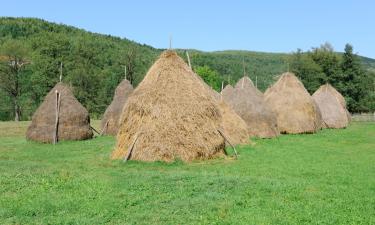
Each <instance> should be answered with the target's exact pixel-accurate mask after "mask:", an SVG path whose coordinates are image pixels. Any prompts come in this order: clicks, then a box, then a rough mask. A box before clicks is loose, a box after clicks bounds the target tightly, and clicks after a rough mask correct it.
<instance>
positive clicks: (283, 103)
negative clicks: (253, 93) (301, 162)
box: [264, 72, 322, 134]
mask: <svg viewBox="0 0 375 225" xmlns="http://www.w3.org/2000/svg"><path fill="white" fill-rule="evenodd" d="M264 96H265V100H266V102H267V103H268V104H269V106H270V107H271V108H272V110H273V111H274V112H275V113H276V117H277V125H278V128H279V130H280V132H281V133H289V134H298V133H314V132H316V131H317V130H319V129H320V128H321V123H322V121H321V114H320V111H319V108H318V107H317V105H316V103H315V102H314V100H313V98H312V97H311V96H310V94H309V93H308V92H307V90H306V89H305V87H304V86H303V84H302V82H301V81H300V80H299V79H298V78H297V77H296V76H295V75H294V74H293V73H289V72H288V73H284V74H282V75H281V77H280V78H279V80H278V81H277V82H276V83H275V84H274V85H272V86H271V87H270V88H268V89H267V90H266V92H265V93H264Z"/></svg>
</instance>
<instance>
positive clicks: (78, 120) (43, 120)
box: [26, 82, 93, 143]
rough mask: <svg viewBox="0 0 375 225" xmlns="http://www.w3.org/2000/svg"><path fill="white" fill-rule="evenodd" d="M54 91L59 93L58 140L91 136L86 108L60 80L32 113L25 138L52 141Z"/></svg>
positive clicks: (53, 132) (80, 138) (54, 104)
mask: <svg viewBox="0 0 375 225" xmlns="http://www.w3.org/2000/svg"><path fill="white" fill-rule="evenodd" d="M56 91H58V92H59V94H60V111H59V114H58V115H59V122H58V126H57V139H58V140H59V141H60V140H84V139H89V138H92V136H93V133H92V130H91V128H90V117H89V114H88V112H87V110H86V109H85V108H84V107H83V106H82V105H81V104H80V103H79V102H78V100H77V99H76V98H75V97H74V95H73V93H72V91H71V89H70V88H69V86H67V85H65V84H63V83H61V82H60V83H58V84H56V86H55V87H54V88H53V89H52V90H51V91H50V92H49V93H48V94H47V96H46V97H45V99H44V101H43V103H42V104H41V105H40V106H39V108H38V109H37V110H36V112H35V113H34V115H33V117H32V122H31V125H30V126H29V127H28V129H27V132H26V138H27V139H28V140H34V141H39V142H44V143H52V142H53V140H54V136H55V123H56V104H57V100H56Z"/></svg>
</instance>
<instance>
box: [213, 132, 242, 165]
mask: <svg viewBox="0 0 375 225" xmlns="http://www.w3.org/2000/svg"><path fill="white" fill-rule="evenodd" d="M217 131H218V132H219V134H220V135H221V136H222V137H223V138H224V141H226V142H227V143H228V144H229V145H230V146H231V147H232V148H233V151H234V155H235V157H236V159H237V158H238V154H237V151H236V148H235V147H234V145H233V144H232V143H231V142H230V141H229V139H228V138H227V137H226V136H225V135H224V133H223V132H222V131H221V130H219V129H218V130H217ZM225 153H227V152H226V151H225Z"/></svg>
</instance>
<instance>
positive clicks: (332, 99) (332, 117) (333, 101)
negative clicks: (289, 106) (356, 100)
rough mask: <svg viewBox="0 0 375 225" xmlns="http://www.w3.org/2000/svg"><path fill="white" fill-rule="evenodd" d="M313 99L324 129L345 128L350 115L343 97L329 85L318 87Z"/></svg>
mask: <svg viewBox="0 0 375 225" xmlns="http://www.w3.org/2000/svg"><path fill="white" fill-rule="evenodd" d="M312 97H313V99H314V101H315V102H316V104H317V105H318V107H319V109H320V112H321V113H322V122H323V123H322V126H323V127H325V128H345V127H347V126H348V123H349V122H350V121H349V117H348V115H349V116H350V113H349V112H348V110H347V109H346V103H345V99H344V97H342V95H341V94H340V93H339V92H338V91H337V90H336V89H335V88H334V87H332V86H331V85H330V84H325V85H322V86H320V88H319V89H318V90H317V91H315V93H314V94H313V96H312Z"/></svg>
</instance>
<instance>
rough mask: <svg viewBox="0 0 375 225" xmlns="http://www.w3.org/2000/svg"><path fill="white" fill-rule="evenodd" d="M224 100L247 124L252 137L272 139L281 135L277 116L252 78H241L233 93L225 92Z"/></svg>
mask: <svg viewBox="0 0 375 225" xmlns="http://www.w3.org/2000/svg"><path fill="white" fill-rule="evenodd" d="M227 93H229V95H228V94H227ZM223 98H224V100H225V101H226V102H228V104H229V105H230V106H231V107H232V108H233V109H234V111H235V112H236V113H237V114H238V115H239V116H241V118H242V119H243V120H244V121H245V122H246V124H247V128H248V132H249V135H250V136H255V137H260V138H272V137H276V136H278V135H279V134H280V133H279V130H278V128H277V120H276V114H275V113H274V112H273V111H272V109H271V107H270V106H269V105H268V104H267V103H266V102H265V100H264V96H263V93H261V92H260V91H259V90H258V89H257V88H256V87H255V86H254V84H253V82H252V81H251V80H250V78H248V77H243V78H241V79H240V80H239V81H238V82H237V84H236V86H235V88H234V89H233V90H232V91H231V92H223Z"/></svg>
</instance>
